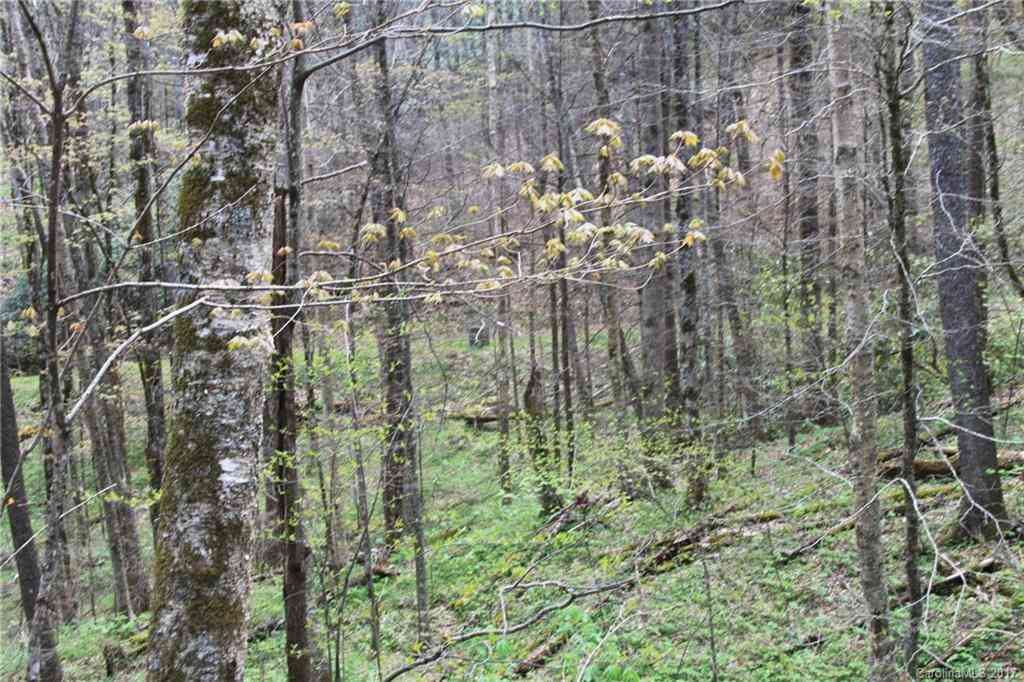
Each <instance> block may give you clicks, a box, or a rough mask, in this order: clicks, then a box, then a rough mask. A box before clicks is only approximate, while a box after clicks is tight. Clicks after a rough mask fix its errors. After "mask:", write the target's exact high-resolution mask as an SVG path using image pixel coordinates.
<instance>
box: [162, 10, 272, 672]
mask: <svg viewBox="0 0 1024 682" xmlns="http://www.w3.org/2000/svg"><path fill="white" fill-rule="evenodd" d="M261 25H262V14H261V11H259V10H258V9H257V8H254V7H249V6H248V5H246V4H244V3H238V2H216V3H213V2H210V3H206V2H192V3H189V4H188V5H186V6H185V7H184V12H183V25H182V29H183V33H184V36H185V47H186V50H187V52H188V53H189V54H191V55H193V56H198V58H196V59H194V60H193V62H194V65H195V66H196V67H203V68H215V67H224V66H231V65H235V64H237V63H238V62H239V61H240V60H245V59H247V55H248V47H247V46H245V45H234V44H231V43H228V44H226V45H223V46H221V47H220V48H218V49H211V47H210V36H211V35H213V34H215V33H216V32H217V31H219V30H223V31H231V30H237V31H239V32H240V33H241V34H242V35H251V34H253V33H254V32H255V31H257V30H258V29H259V27H260V26H261ZM275 73H276V72H275ZM253 75H254V74H252V73H250V72H232V71H223V72H220V73H217V74H215V75H206V76H204V77H203V78H202V80H199V79H195V80H193V81H192V87H193V90H192V91H191V92H190V95H189V97H188V100H187V106H186V115H185V118H186V121H187V123H188V125H189V127H190V128H191V129H192V131H193V132H194V133H195V134H197V135H203V134H205V133H206V131H207V130H212V133H211V134H210V139H209V143H208V144H207V146H206V149H205V150H204V152H203V153H202V155H201V157H199V159H198V160H197V161H196V162H194V163H193V164H192V165H190V166H189V167H188V169H186V170H185V172H184V174H183V176H182V182H181V194H180V198H179V202H178V213H179V220H180V224H181V225H183V226H192V225H197V227H195V228H194V229H192V230H189V231H187V232H185V233H184V234H182V236H181V238H180V242H179V249H180V251H181V252H182V261H181V262H182V263H183V264H184V265H185V269H186V270H185V273H184V275H185V280H186V281H189V282H194V283H197V284H206V283H212V282H213V281H217V282H218V283H223V282H231V283H237V284H240V283H242V282H244V281H245V277H246V275H247V274H248V273H250V272H253V271H261V270H263V269H264V268H265V267H266V266H265V265H264V263H265V262H266V261H265V259H264V254H266V252H267V245H268V243H269V242H268V240H267V239H266V237H267V231H266V229H265V227H264V224H263V221H262V218H263V215H264V213H265V210H266V206H265V200H264V197H265V194H266V185H265V184H264V179H262V178H261V171H260V170H259V166H260V165H264V164H266V161H267V159H268V156H269V152H270V149H268V146H267V144H266V139H267V137H266V136H264V135H262V134H261V129H262V128H263V127H264V126H265V125H266V124H267V123H268V121H269V122H273V121H274V115H275V112H276V100H277V78H276V76H275V75H272V74H271V73H266V74H262V75H261V76H259V77H258V78H257V79H256V81H255V82H254V83H251V84H250V81H251V80H252V79H253ZM243 88H246V89H243ZM229 102H231V104H230V106H228V103H229ZM225 107H226V109H227V110H226V111H225V113H224V115H219V113H218V112H219V111H220V110H221V109H222V108H225ZM254 184H257V185H260V186H258V187H257V191H255V192H250V191H249V190H250V189H251V188H252V187H253V185H254ZM261 190H262V191H261ZM225 205H232V206H233V209H232V210H231V211H228V212H225V211H221V210H220V209H221V208H222V207H223V206H225ZM200 296H201V297H202V298H201V299H200V298H199V297H200ZM202 300H205V301H209V302H211V303H223V304H229V305H230V304H232V303H244V302H249V301H250V300H251V299H250V298H249V297H247V296H245V295H238V294H233V293H228V292H223V291H213V290H208V291H206V292H202V293H197V292H189V293H188V294H186V295H183V296H182V302H186V303H192V304H195V303H199V302H201V301H202ZM267 331H268V329H267V319H266V316H265V315H264V314H263V313H260V312H257V311H254V310H251V309H247V310H241V309H239V310H236V311H234V313H232V314H231V315H226V314H221V315H218V314H216V310H215V309H214V310H211V309H207V308H205V307H204V306H198V307H197V308H196V310H194V311H192V312H191V313H189V314H187V315H182V316H181V317H178V318H177V320H176V321H175V324H174V351H173V354H172V368H173V376H174V382H175V390H174V412H173V414H174V419H173V422H172V426H171V429H170V438H169V443H168V447H167V451H166V453H165V460H164V486H163V492H162V498H161V503H160V530H159V536H158V542H157V551H156V597H155V606H154V611H153V624H152V626H151V629H150V636H149V661H148V666H147V668H148V674H147V679H148V680H150V682H158V681H163V680H180V679H190V680H191V679H196V680H200V679H217V680H235V681H237V682H241V680H242V678H243V676H244V672H245V655H246V646H247V641H246V640H247V633H248V619H249V593H250V588H251V582H252V576H251V562H252V556H253V550H254V542H253V540H254V538H253V530H254V524H255V519H256V515H257V510H258V508H257V502H256V492H257V462H258V452H259V447H260V438H261V433H262V420H263V413H262V405H263V382H264V380H265V377H266V371H267V365H268V359H269V358H268V356H269V354H270V348H271V341H270V339H269V338H268V336H267Z"/></svg>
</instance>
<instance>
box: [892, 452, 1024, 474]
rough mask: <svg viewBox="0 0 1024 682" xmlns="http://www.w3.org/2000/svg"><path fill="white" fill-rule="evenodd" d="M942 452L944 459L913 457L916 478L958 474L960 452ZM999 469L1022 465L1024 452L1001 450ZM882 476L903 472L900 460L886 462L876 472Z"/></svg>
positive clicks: (998, 462) (998, 461)
mask: <svg viewBox="0 0 1024 682" xmlns="http://www.w3.org/2000/svg"><path fill="white" fill-rule="evenodd" d="M942 454H944V455H946V459H945V461H944V460H941V459H915V460H914V476H915V477H917V478H931V477H935V476H952V475H953V471H956V473H957V475H959V474H960V454H959V453H958V452H956V451H955V450H953V451H952V452H951V453H950V452H948V451H947V450H946V449H943V451H942ZM997 465H998V468H999V469H1010V468H1012V467H1015V466H1020V465H1024V452H1002V453H1000V454H999V455H998V457H997ZM878 473H879V476H881V477H882V478H897V477H899V476H900V475H902V473H903V466H902V464H901V463H900V462H892V463H889V464H886V465H885V466H883V467H882V468H881V470H880V471H879V472H878Z"/></svg>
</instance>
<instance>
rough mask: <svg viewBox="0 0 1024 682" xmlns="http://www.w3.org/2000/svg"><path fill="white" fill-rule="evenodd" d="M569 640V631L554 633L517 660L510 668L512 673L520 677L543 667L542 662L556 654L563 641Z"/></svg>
mask: <svg viewBox="0 0 1024 682" xmlns="http://www.w3.org/2000/svg"><path fill="white" fill-rule="evenodd" d="M567 641H569V633H568V632H562V633H557V634H554V635H552V636H550V637H548V638H546V639H545V640H543V641H542V642H541V643H540V644H538V645H537V646H535V647H534V648H533V649H532V650H530V653H529V654H527V656H526V658H524V659H523V660H521V661H519V663H518V664H517V665H516V667H515V668H513V669H512V673H513V674H515V675H517V676H519V677H522V676H524V675H528V674H529V673H531V672H533V671H534V670H539V669H540V668H543V667H544V664H545V663H547V662H548V660H549V659H551V657H552V656H554V655H555V654H557V653H558V652H559V651H560V650H561V649H562V647H563V646H565V643H566V642H567Z"/></svg>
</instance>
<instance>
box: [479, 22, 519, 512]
mask: <svg viewBox="0 0 1024 682" xmlns="http://www.w3.org/2000/svg"><path fill="white" fill-rule="evenodd" d="M487 17H488V19H487V20H488V22H489V23H494V22H495V21H496V9H495V4H494V3H493V2H491V3H488V5H487ZM497 38H498V36H496V35H495V36H488V35H486V34H485V35H484V54H485V61H486V62H487V146H488V151H489V152H490V154H491V159H490V161H489V162H490V163H495V164H504V163H505V161H506V159H505V127H504V125H503V122H502V120H501V103H500V97H499V94H498V53H499V52H500V46H499V45H498V44H497ZM502 175H503V174H502ZM505 194H506V188H505V182H504V181H503V180H502V178H501V177H496V178H495V179H493V180H491V207H490V210H491V211H492V212H494V214H495V217H494V219H493V221H492V225H491V233H492V234H493V235H498V234H502V233H504V231H505V225H506V217H505V213H504V210H503V208H502V207H503V205H504V201H505ZM497 312H498V315H497V327H498V343H497V344H495V368H494V369H495V372H494V379H495V392H496V394H497V405H496V409H497V411H498V414H499V415H500V416H499V419H498V432H499V433H500V443H499V444H498V482H499V484H500V485H501V489H502V490H504V491H506V492H508V491H509V490H511V485H512V481H511V478H510V476H511V472H510V471H509V420H508V415H509V413H510V412H511V411H512V409H511V405H510V402H511V401H510V399H509V361H508V347H509V342H510V340H511V334H509V323H510V320H509V312H510V305H509V296H508V294H505V293H503V294H501V295H500V297H499V299H498V304H497Z"/></svg>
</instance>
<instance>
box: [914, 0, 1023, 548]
mask: <svg viewBox="0 0 1024 682" xmlns="http://www.w3.org/2000/svg"><path fill="white" fill-rule="evenodd" d="M954 12H955V8H954V6H953V2H952V0H925V2H923V4H922V13H921V19H922V21H923V23H924V29H925V30H926V31H927V33H926V39H925V40H924V69H925V79H924V80H925V119H926V121H927V124H928V157H929V159H930V161H931V187H932V195H933V209H932V210H933V214H934V221H935V260H936V262H937V263H938V266H939V268H941V269H940V271H939V273H938V289H939V310H940V312H941V315H942V327H943V331H944V332H945V342H946V358H947V361H948V366H949V369H948V371H949V383H950V386H951V389H952V393H953V403H954V405H955V406H956V412H957V415H956V425H957V447H958V449H959V451H960V462H961V472H960V477H961V479H962V481H963V484H964V497H963V502H962V505H961V514H960V521H959V524H960V530H961V531H963V532H964V533H966V534H968V535H971V536H993V535H995V534H996V532H997V529H998V523H999V522H1000V521H1003V520H1005V519H1006V518H1007V515H1006V505H1005V503H1004V502H1003V489H1002V485H1001V483H1000V480H999V474H998V473H997V471H996V445H995V441H994V440H993V427H992V405H991V385H990V382H989V376H988V368H987V367H986V365H985V360H984V351H985V348H984V317H983V314H982V310H981V306H980V303H981V298H980V294H979V277H978V272H979V269H981V268H984V262H983V259H982V256H981V253H980V251H979V250H978V247H977V245H976V243H975V241H974V238H973V236H972V234H971V231H970V227H969V225H968V218H967V209H966V206H965V205H964V204H965V202H964V196H966V192H967V188H966V179H965V177H964V169H963V163H962V160H961V147H962V145H961V143H960V139H959V135H958V132H957V130H956V128H957V127H958V126H961V125H962V121H963V107H962V105H961V102H960V95H959V91H960V71H959V62H958V61H957V58H958V57H959V56H962V55H963V49H962V48H961V47H960V46H959V44H958V40H957V37H956V35H955V34H954V31H953V27H952V26H951V25H950V23H949V21H948V19H949V17H951V16H952V15H953V14H954Z"/></svg>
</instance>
